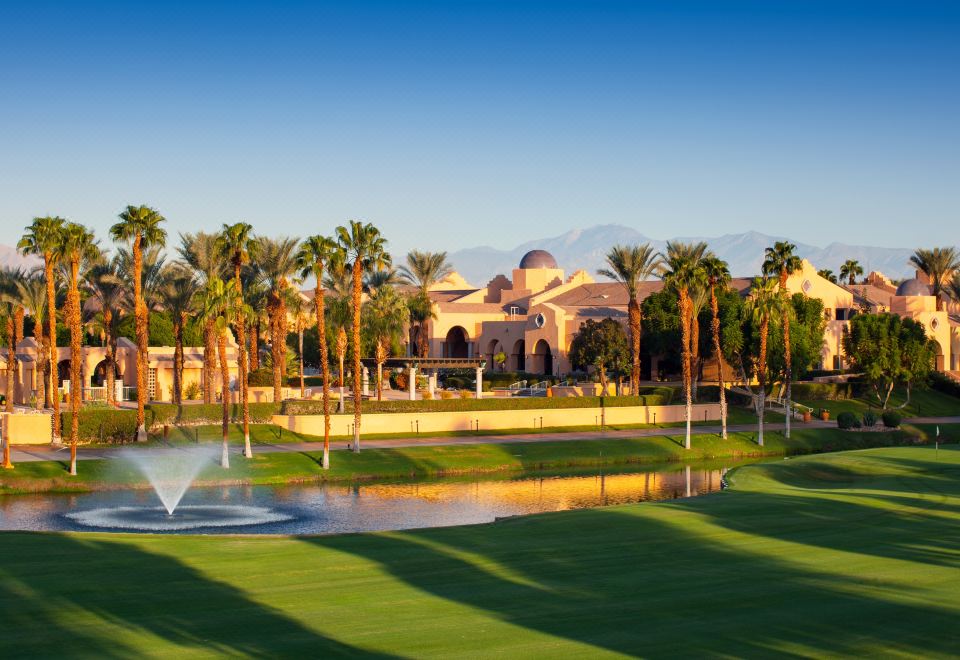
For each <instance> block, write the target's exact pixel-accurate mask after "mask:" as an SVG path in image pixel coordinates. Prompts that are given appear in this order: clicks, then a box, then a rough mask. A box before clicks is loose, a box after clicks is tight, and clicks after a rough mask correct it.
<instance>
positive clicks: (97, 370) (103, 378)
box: [90, 359, 120, 387]
mask: <svg viewBox="0 0 960 660" xmlns="http://www.w3.org/2000/svg"><path fill="white" fill-rule="evenodd" d="M113 375H114V377H116V379H117V380H120V365H119V364H117V362H116V361H114V363H113ZM106 384H107V361H106V359H103V360H100V362H99V363H98V364H97V366H96V367H94V369H93V374H92V375H91V376H90V387H103V386H104V385H106Z"/></svg>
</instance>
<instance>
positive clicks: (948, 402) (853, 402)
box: [798, 389, 960, 419]
mask: <svg viewBox="0 0 960 660" xmlns="http://www.w3.org/2000/svg"><path fill="white" fill-rule="evenodd" d="M905 400H906V396H905V393H904V392H900V391H897V392H894V394H893V395H892V396H891V397H890V404H889V405H890V406H893V407H897V406H900V405H902V404H903V403H904V401H905ZM798 403H802V404H804V405H806V406H810V407H811V408H813V409H815V410H816V409H819V408H826V409H827V410H829V411H830V419H836V418H837V415H839V414H840V413H841V412H845V411H849V412H853V413H855V414H857V415H863V413H864V412H865V411H866V410H868V409H871V408H872V409H873V410H874V412H877V411H878V410H879V402H878V401H877V399H876V397H870V396H866V397H860V398H857V399H842V400H839V401H830V400H825V399H813V400H806V399H804V400H799V399H798ZM900 413H901V414H902V415H903V416H904V417H953V416H960V399H958V398H956V397H953V396H950V395H948V394H943V393H942V392H937V391H936V390H916V389H915V390H914V391H913V392H912V393H911V395H910V403H909V404H908V405H907V406H906V407H905V408H903V409H902V410H900Z"/></svg>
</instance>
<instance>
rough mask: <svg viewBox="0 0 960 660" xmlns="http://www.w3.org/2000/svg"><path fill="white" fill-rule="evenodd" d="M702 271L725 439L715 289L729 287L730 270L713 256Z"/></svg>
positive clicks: (718, 302)
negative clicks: (705, 279) (708, 305)
mask: <svg viewBox="0 0 960 660" xmlns="http://www.w3.org/2000/svg"><path fill="white" fill-rule="evenodd" d="M703 271H704V274H705V275H706V277H707V286H708V287H709V289H710V334H711V338H712V340H713V355H714V359H715V360H716V361H717V381H718V382H717V384H718V385H719V389H720V426H721V437H722V438H723V439H724V440H726V439H727V392H726V385H725V383H724V380H723V349H722V348H721V340H720V301H719V299H718V298H717V288H718V287H719V288H720V289H726V288H727V287H728V286H729V285H730V269H729V268H728V267H727V262H725V261H724V260H722V259H720V258H719V257H717V256H716V255H714V254H712V253H711V254H708V255H707V256H706V257H704V259H703Z"/></svg>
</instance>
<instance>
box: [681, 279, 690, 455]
mask: <svg viewBox="0 0 960 660" xmlns="http://www.w3.org/2000/svg"><path fill="white" fill-rule="evenodd" d="M680 344H681V346H682V349H683V350H682V355H681V362H682V363H683V364H682V372H683V394H684V397H685V399H686V408H685V411H684V416H685V418H686V423H687V433H686V439H685V440H684V445H683V446H684V448H686V449H690V446H691V444H690V419H691V417H692V416H693V398H692V396H691V391H690V298H689V296H688V295H687V290H686V289H681V290H680Z"/></svg>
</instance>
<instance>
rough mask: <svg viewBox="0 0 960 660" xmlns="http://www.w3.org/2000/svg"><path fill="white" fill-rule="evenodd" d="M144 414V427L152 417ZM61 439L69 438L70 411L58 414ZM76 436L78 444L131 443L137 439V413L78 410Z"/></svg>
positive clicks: (146, 412) (110, 410)
mask: <svg viewBox="0 0 960 660" xmlns="http://www.w3.org/2000/svg"><path fill="white" fill-rule="evenodd" d="M144 412H145V415H144V416H145V421H146V425H147V426H148V427H149V426H151V422H152V419H153V415H152V413H151V411H150V410H146V411H144ZM60 421H61V424H62V428H63V437H64V440H65V441H67V440H69V438H70V423H71V422H70V411H69V410H64V411H62V412H61V413H60ZM77 430H78V435H79V441H80V442H133V441H135V440H136V439H137V411H136V410H119V409H116V408H100V407H96V408H89V407H86V406H84V407H83V408H81V409H80V416H79V425H78V429H77Z"/></svg>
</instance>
